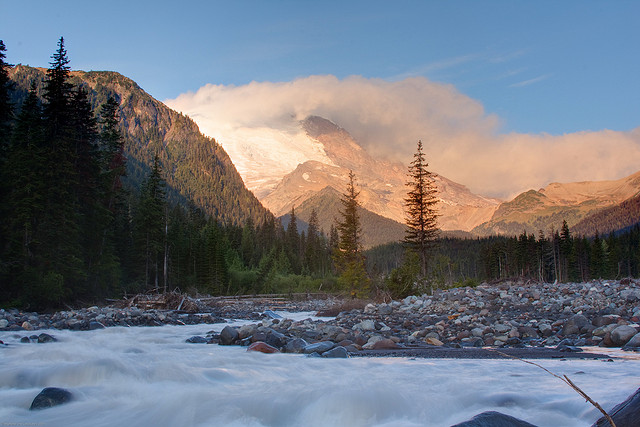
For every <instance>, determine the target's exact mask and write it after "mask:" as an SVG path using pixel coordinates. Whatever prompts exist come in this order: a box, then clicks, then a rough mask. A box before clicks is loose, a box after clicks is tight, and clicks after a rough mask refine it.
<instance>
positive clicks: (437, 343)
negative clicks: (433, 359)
mask: <svg viewBox="0 0 640 427" xmlns="http://www.w3.org/2000/svg"><path fill="white" fill-rule="evenodd" d="M424 342H425V343H427V344H428V345H435V346H438V347H441V346H443V345H444V343H443V342H442V341H440V340H439V339H437V338H433V337H428V338H427V339H425V340H424Z"/></svg>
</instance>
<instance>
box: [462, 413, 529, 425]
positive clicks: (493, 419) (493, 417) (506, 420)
mask: <svg viewBox="0 0 640 427" xmlns="http://www.w3.org/2000/svg"><path fill="white" fill-rule="evenodd" d="M452 427H536V426H535V425H533V424H530V423H528V422H526V421H522V420H519V419H518V418H515V417H512V416H511V415H505V414H502V413H500V412H496V411H487V412H483V413H481V414H479V415H476V416H475V417H473V418H471V419H470V420H469V421H464V422H462V423H459V424H456V425H454V426H452Z"/></svg>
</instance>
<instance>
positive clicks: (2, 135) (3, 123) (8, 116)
mask: <svg viewBox="0 0 640 427" xmlns="http://www.w3.org/2000/svg"><path fill="white" fill-rule="evenodd" d="M6 50H7V48H6V46H5V45H4V42H3V41H2V40H0V166H2V162H3V161H4V159H5V156H6V151H7V149H8V144H9V137H10V133H11V132H10V131H11V121H12V120H13V105H12V103H11V98H10V97H9V90H10V89H11V87H12V83H11V81H10V80H9V67H10V65H9V64H7V63H6V62H5V58H6V57H7V56H6V54H5V52H6Z"/></svg>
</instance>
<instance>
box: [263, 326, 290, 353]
mask: <svg viewBox="0 0 640 427" xmlns="http://www.w3.org/2000/svg"><path fill="white" fill-rule="evenodd" d="M265 332H266V339H265V342H266V343H267V344H269V345H270V346H273V347H276V348H282V347H284V346H285V345H287V337H286V336H285V335H284V334H283V333H280V332H278V331H275V330H273V329H271V328H267V330H266V331H265Z"/></svg>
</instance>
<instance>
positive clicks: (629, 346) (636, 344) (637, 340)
mask: <svg viewBox="0 0 640 427" xmlns="http://www.w3.org/2000/svg"><path fill="white" fill-rule="evenodd" d="M638 348H640V333H638V334H635V335H634V336H633V337H631V339H630V340H629V341H627V343H626V344H625V345H624V347H622V349H623V350H636V349H638Z"/></svg>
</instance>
